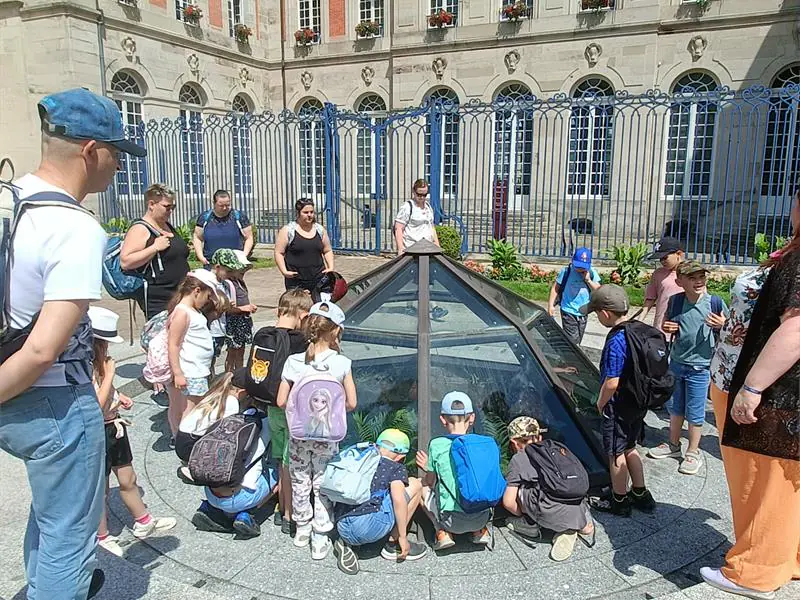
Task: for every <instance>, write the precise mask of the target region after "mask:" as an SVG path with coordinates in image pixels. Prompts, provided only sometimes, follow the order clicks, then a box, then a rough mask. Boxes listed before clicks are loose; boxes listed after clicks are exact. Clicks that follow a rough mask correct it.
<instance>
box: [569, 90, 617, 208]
mask: <svg viewBox="0 0 800 600" xmlns="http://www.w3.org/2000/svg"><path fill="white" fill-rule="evenodd" d="M613 95H614V88H613V87H612V86H611V84H610V83H609V82H608V81H606V80H605V79H600V78H599V77H591V78H589V79H584V80H583V81H582V82H581V83H580V84H579V85H578V86H577V87H576V88H575V91H574V92H573V94H572V97H573V98H575V99H576V100H580V101H581V102H577V103H576V104H575V105H574V106H573V107H572V111H571V114H570V120H569V161H568V163H569V165H568V174H567V193H568V194H570V195H575V196H578V197H581V198H596V197H607V196H608V195H609V194H610V183H611V156H612V153H613V143H614V141H613V133H614V106H613V103H612V97H613Z"/></svg>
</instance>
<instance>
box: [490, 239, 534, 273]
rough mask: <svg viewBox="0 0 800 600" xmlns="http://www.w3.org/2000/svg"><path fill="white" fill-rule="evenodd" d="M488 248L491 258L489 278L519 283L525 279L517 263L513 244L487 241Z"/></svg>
mask: <svg viewBox="0 0 800 600" xmlns="http://www.w3.org/2000/svg"><path fill="white" fill-rule="evenodd" d="M488 246H489V253H490V254H491V256H492V270H491V272H490V273H491V274H490V277H492V278H493V279H507V280H510V281H519V280H523V279H525V278H526V274H525V269H524V268H523V266H522V263H520V261H519V257H518V256H517V249H516V248H515V247H514V244H511V243H509V242H506V241H505V240H489V244H488Z"/></svg>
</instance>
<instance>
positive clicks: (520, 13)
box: [500, 0, 531, 21]
mask: <svg viewBox="0 0 800 600" xmlns="http://www.w3.org/2000/svg"><path fill="white" fill-rule="evenodd" d="M530 11H531V9H530V8H529V7H528V4H527V3H526V2H525V1H524V0H517V1H516V2H514V4H509V5H507V6H504V7H503V10H502V11H500V14H501V15H502V17H503V18H504V19H505V20H506V21H520V20H522V19H525V18H527V17H528V16H529V15H530Z"/></svg>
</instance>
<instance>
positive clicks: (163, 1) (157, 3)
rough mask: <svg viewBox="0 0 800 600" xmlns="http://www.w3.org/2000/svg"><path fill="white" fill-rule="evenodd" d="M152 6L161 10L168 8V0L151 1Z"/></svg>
mask: <svg viewBox="0 0 800 600" xmlns="http://www.w3.org/2000/svg"><path fill="white" fill-rule="evenodd" d="M150 4H152V5H153V6H158V7H159V8H167V0H150Z"/></svg>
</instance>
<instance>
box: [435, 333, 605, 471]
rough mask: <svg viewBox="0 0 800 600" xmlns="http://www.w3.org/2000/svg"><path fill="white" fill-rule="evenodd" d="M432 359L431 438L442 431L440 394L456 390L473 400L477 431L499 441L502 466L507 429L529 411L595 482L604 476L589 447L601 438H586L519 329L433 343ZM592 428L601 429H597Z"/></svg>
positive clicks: (506, 455) (504, 459) (597, 444)
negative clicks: (482, 338) (491, 337)
mask: <svg viewBox="0 0 800 600" xmlns="http://www.w3.org/2000/svg"><path fill="white" fill-rule="evenodd" d="M430 360H431V376H430V383H431V389H430V394H431V432H432V433H431V435H432V436H433V437H436V436H440V435H444V433H445V430H444V428H443V426H442V424H441V421H440V419H439V412H440V410H441V399H442V397H444V395H445V394H446V393H447V392H450V391H453V390H458V391H461V392H465V393H466V394H468V395H469V396H470V398H471V399H472V402H473V406H474V408H475V413H476V420H475V432H476V433H482V434H485V435H491V436H492V437H494V438H495V439H496V440H498V442H499V444H500V445H501V452H502V457H503V461H502V462H503V466H504V467H505V465H506V464H507V461H508V460H509V458H510V454H509V453H510V449H509V448H508V445H507V444H506V443H505V437H504V433H505V427H506V425H507V424H508V423H509V422H510V421H511V419H513V418H515V417H518V416H520V415H529V416H533V417H535V418H536V419H538V420H540V422H544V423H546V424H547V427H548V428H549V430H550V433H548V437H551V438H553V439H557V440H559V441H562V442H564V443H565V444H566V445H567V446H569V448H570V449H571V450H572V451H573V452H574V453H575V454H576V455H577V456H578V457H579V458H580V459H581V461H582V462H583V463H584V464H585V465H586V468H587V470H588V471H589V475H590V477H592V479H593V480H595V481H597V480H603V479H606V478H607V473H606V468H605V465H604V464H603V463H601V461H600V459H599V458H598V457H597V455H596V453H595V452H593V451H592V449H591V447H590V443H593V444H594V445H595V446H599V445H600V439H599V437H598V438H597V440H596V441H593V442H589V441H587V438H586V437H585V436H584V433H583V432H582V431H581V429H580V428H579V426H578V425H577V424H576V422H575V420H574V419H573V417H572V416H571V415H570V413H569V412H568V411H567V409H566V408H565V407H564V405H563V404H562V401H561V399H560V398H559V396H558V395H557V393H556V391H555V389H554V388H553V386H552V385H551V384H550V382H549V380H548V379H547V377H546V375H545V373H544V370H543V369H542V367H541V365H540V364H539V363H538V362H537V361H536V359H535V358H534V356H533V353H532V352H531V350H530V349H529V348H528V346H527V344H526V342H525V341H524V339H523V338H522V336H521V335H520V334H519V332H516V330H511V329H509V330H508V332H507V334H506V335H505V339H502V340H497V341H491V342H487V343H480V342H479V343H476V342H475V341H474V340H470V339H463V340H462V339H459V340H455V341H452V342H447V343H436V344H435V345H433V346H432V348H431V356H430ZM595 377H596V375H595ZM595 413H596V411H595ZM591 430H592V429H590V428H589V427H585V428H584V431H591ZM594 430H595V431H598V432H599V431H600V427H599V426H596V428H595V429H594ZM588 435H593V434H588Z"/></svg>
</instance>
